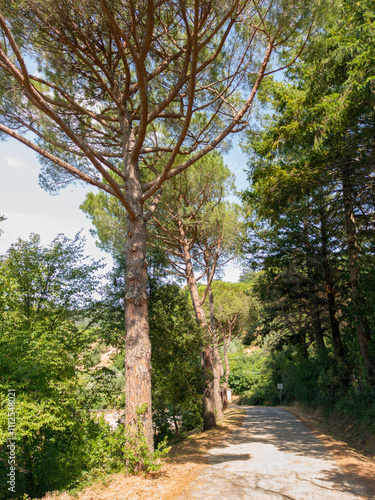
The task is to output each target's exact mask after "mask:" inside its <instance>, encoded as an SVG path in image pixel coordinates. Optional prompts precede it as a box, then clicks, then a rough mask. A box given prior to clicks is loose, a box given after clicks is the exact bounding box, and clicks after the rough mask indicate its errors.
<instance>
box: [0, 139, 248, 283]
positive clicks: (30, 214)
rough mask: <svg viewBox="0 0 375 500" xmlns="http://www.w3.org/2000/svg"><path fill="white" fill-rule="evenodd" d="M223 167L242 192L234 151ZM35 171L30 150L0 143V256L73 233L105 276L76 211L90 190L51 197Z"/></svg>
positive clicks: (240, 161)
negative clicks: (29, 242) (24, 243)
mask: <svg viewBox="0 0 375 500" xmlns="http://www.w3.org/2000/svg"><path fill="white" fill-rule="evenodd" d="M225 162H226V164H227V165H228V167H229V168H230V169H231V170H232V172H233V173H234V174H235V176H236V185H237V189H239V190H240V189H243V188H244V187H245V186H246V176H245V174H244V171H243V169H244V167H245V166H246V157H245V155H243V154H242V153H241V151H240V149H239V147H238V146H235V147H234V148H233V150H232V151H231V153H229V154H228V155H226V156H225ZM39 171H40V165H39V162H38V159H37V156H36V155H35V154H34V152H33V151H31V150H30V149H29V148H27V147H26V146H24V145H23V144H21V143H19V142H18V141H16V140H14V139H9V140H8V141H6V142H0V215H3V216H5V217H6V219H7V220H6V221H4V222H1V223H0V228H1V229H2V230H3V234H1V236H0V254H4V253H5V252H6V250H7V249H8V248H9V246H10V245H11V243H14V242H15V241H16V240H17V238H19V237H20V238H22V239H24V240H25V239H28V238H29V235H30V234H31V233H37V234H39V235H40V237H41V243H42V244H43V245H48V244H49V243H50V242H51V241H52V240H53V239H54V238H55V237H56V236H57V234H59V233H63V234H65V236H67V237H68V238H74V236H75V235H76V234H77V233H78V231H81V230H82V234H83V235H84V237H85V238H86V253H87V254H88V255H90V256H91V257H93V258H94V259H95V260H98V259H104V261H105V262H106V263H107V267H106V270H109V269H110V267H111V265H112V259H111V257H110V256H109V255H108V254H107V253H105V252H102V251H101V250H99V249H98V248H97V246H96V244H95V238H93V237H92V235H91V234H90V229H92V228H93V225H92V223H91V221H90V220H89V219H88V218H87V217H86V216H85V214H84V213H83V212H82V211H81V210H80V208H79V205H80V204H81V203H82V202H83V201H84V199H85V195H86V193H88V192H89V191H93V190H94V188H93V187H92V186H84V185H82V184H79V185H78V184H77V185H73V186H69V187H67V188H65V189H63V190H62V191H60V193H59V194H57V195H55V196H52V195H51V194H49V193H48V192H47V191H45V190H44V189H42V188H41V187H40V186H39V184H38V175H39ZM239 275H240V269H239V268H237V267H236V266H234V265H233V264H228V265H227V266H226V269H225V275H224V280H226V281H237V280H238V278H239Z"/></svg>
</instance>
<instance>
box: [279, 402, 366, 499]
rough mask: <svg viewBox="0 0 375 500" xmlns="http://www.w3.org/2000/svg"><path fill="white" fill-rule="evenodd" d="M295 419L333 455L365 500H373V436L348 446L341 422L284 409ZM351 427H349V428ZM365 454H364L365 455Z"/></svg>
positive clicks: (316, 413) (352, 437)
mask: <svg viewBox="0 0 375 500" xmlns="http://www.w3.org/2000/svg"><path fill="white" fill-rule="evenodd" d="M286 409H287V410H289V411H291V412H292V413H293V414H294V415H295V416H296V417H298V418H299V419H300V420H302V422H303V423H304V424H305V425H306V426H307V427H308V428H309V429H310V430H312V431H313V432H314V434H315V435H316V436H317V437H318V438H319V439H320V440H321V441H323V443H324V444H325V446H326V447H327V448H328V449H329V451H330V452H331V454H332V455H333V457H334V459H335V461H336V462H337V464H338V465H339V466H340V467H341V469H342V470H343V471H344V472H345V474H346V475H347V477H348V478H349V479H350V480H351V481H353V482H354V483H357V484H359V485H361V486H362V487H363V488H364V489H365V490H366V491H367V495H368V496H366V497H365V498H366V499H367V500H373V499H375V439H374V436H373V435H371V436H370V435H369V436H368V437H367V438H366V440H365V441H366V446H365V447H364V446H363V444H364V439H363V436H361V438H360V439H357V442H356V440H355V439H354V436H353V435H351V436H350V437H351V438H350V440H349V441H350V443H349V442H347V440H346V439H343V436H345V435H346V432H347V431H346V432H345V426H346V425H347V423H345V422H344V420H343V419H342V418H341V419H335V420H327V419H325V418H324V417H323V415H322V413H321V411H319V410H317V411H315V412H311V411H310V412H308V411H306V410H304V409H303V408H301V407H300V406H293V407H287V408H286ZM349 425H350V424H349ZM364 453H365V454H364Z"/></svg>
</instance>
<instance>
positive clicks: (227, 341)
mask: <svg viewBox="0 0 375 500" xmlns="http://www.w3.org/2000/svg"><path fill="white" fill-rule="evenodd" d="M231 340H232V325H231V323H230V321H229V320H228V339H226V338H225V336H224V342H223V348H224V362H225V382H224V384H223V407H224V410H226V409H227V408H228V392H227V391H228V383H229V371H230V368H229V359H228V349H229V346H230V343H231Z"/></svg>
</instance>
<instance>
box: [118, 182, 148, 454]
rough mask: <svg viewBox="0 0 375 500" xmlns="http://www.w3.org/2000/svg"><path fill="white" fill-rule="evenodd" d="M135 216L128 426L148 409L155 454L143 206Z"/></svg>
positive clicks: (129, 256)
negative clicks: (139, 410)
mask: <svg viewBox="0 0 375 500" xmlns="http://www.w3.org/2000/svg"><path fill="white" fill-rule="evenodd" d="M131 187H132V188H133V194H134V197H133V199H137V195H140V185H139V184H138V185H137V182H136V180H135V181H134V182H133V183H132V186H131ZM138 199H140V196H138ZM136 213H137V216H136V218H133V219H132V218H131V217H130V216H128V219H127V224H128V226H127V238H126V246H125V261H126V271H125V299H124V304H125V329H126V343H125V397H126V410H125V425H126V426H128V427H129V428H131V429H133V430H136V428H137V409H139V408H140V407H141V406H142V405H147V409H146V411H145V413H144V414H143V416H142V418H141V422H142V424H143V426H144V434H145V436H146V439H147V443H148V446H149V449H150V450H153V448H154V443H153V428H152V401H151V343H150V338H149V326H148V292H147V260H146V221H145V220H144V218H143V216H142V205H141V203H140V202H139V203H138V205H136Z"/></svg>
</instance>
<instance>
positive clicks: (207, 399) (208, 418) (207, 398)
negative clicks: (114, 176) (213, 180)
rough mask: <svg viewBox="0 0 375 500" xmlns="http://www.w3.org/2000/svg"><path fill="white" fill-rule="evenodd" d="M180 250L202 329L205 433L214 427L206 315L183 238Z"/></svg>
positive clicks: (211, 374) (209, 346) (211, 366)
mask: <svg viewBox="0 0 375 500" xmlns="http://www.w3.org/2000/svg"><path fill="white" fill-rule="evenodd" d="M180 230H181V231H183V228H182V224H180ZM181 236H183V234H181ZM182 240H183V244H182V250H183V253H184V259H185V268H186V280H187V284H188V287H189V291H190V295H191V300H192V302H193V306H194V311H195V316H196V320H197V323H198V325H199V327H200V328H201V329H202V332H203V335H204V337H205V338H204V340H203V344H204V345H203V348H202V355H201V363H202V371H203V380H204V389H203V430H205V431H207V430H209V429H212V428H214V427H216V418H215V400H214V393H215V391H214V377H213V359H212V358H213V356H212V349H211V342H210V341H211V339H210V335H209V328H208V324H207V320H206V315H205V313H204V310H203V307H202V305H201V301H200V297H199V293H198V285H197V282H196V279H195V276H194V270H193V265H192V263H191V257H190V252H189V248H188V245H187V243H186V241H185V240H184V238H182Z"/></svg>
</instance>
